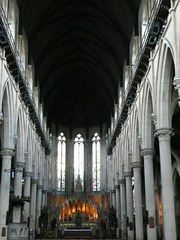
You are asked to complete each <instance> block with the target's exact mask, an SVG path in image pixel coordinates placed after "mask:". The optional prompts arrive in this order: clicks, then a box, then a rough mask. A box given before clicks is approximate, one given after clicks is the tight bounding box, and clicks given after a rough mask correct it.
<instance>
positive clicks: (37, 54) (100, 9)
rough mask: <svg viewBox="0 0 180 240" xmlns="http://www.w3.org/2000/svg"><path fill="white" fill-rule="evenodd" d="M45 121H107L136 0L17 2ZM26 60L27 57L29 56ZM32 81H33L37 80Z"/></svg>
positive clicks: (85, 124) (82, 124)
mask: <svg viewBox="0 0 180 240" xmlns="http://www.w3.org/2000/svg"><path fill="white" fill-rule="evenodd" d="M18 4H19V7H20V23H22V25H21V26H20V31H22V26H23V27H24V28H25V31H26V35H27V38H28V41H29V56H30V58H31V57H32V58H33V61H34V64H35V67H36V68H35V69H36V84H37V85H38V84H39V85H40V87H41V101H42V99H43V100H44V103H45V113H47V117H48V122H55V123H57V124H60V125H66V126H69V127H90V126H93V125H99V124H100V125H101V124H102V123H105V122H106V123H109V120H110V116H111V114H112V113H113V104H114V102H115V101H117V94H118V85H119V83H120V84H121V85H122V82H121V81H122V66H123V65H124V62H125V60H126V62H127V63H128V57H129V47H128V45H129V40H130V38H131V34H132V30H133V28H134V29H135V31H136V34H137V26H138V23H137V19H138V18H137V15H138V8H139V4H140V0H18ZM30 58H29V59H30ZM37 81H38V83H37Z"/></svg>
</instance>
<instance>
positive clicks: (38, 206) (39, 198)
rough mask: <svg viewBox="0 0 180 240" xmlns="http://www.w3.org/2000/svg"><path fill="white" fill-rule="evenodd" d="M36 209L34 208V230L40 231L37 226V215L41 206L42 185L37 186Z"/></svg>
mask: <svg viewBox="0 0 180 240" xmlns="http://www.w3.org/2000/svg"><path fill="white" fill-rule="evenodd" d="M37 189H38V190H37V210H36V230H38V233H40V228H39V217H40V216H41V206H42V189H43V185H38V186H37Z"/></svg>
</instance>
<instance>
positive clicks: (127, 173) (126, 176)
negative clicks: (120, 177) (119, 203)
mask: <svg viewBox="0 0 180 240" xmlns="http://www.w3.org/2000/svg"><path fill="white" fill-rule="evenodd" d="M124 177H125V178H128V177H130V178H132V172H125V173H124Z"/></svg>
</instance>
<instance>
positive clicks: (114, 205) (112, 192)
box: [111, 189, 116, 209]
mask: <svg viewBox="0 0 180 240" xmlns="http://www.w3.org/2000/svg"><path fill="white" fill-rule="evenodd" d="M111 196H112V206H113V208H114V209H116V193H115V189H113V190H111Z"/></svg>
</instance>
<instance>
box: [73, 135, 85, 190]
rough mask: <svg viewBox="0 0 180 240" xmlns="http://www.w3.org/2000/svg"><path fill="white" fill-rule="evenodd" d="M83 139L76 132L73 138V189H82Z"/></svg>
mask: <svg viewBox="0 0 180 240" xmlns="http://www.w3.org/2000/svg"><path fill="white" fill-rule="evenodd" d="M83 142H84V139H83V137H82V136H81V134H78V135H77V136H76V138H75V139H74V191H75V192H82V191H84V143H83Z"/></svg>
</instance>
